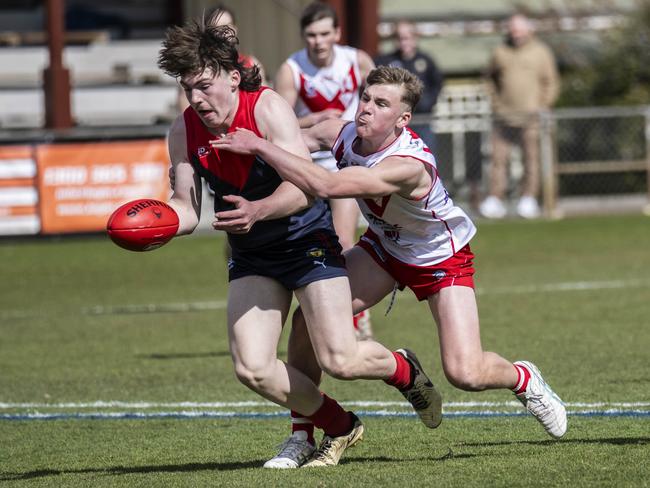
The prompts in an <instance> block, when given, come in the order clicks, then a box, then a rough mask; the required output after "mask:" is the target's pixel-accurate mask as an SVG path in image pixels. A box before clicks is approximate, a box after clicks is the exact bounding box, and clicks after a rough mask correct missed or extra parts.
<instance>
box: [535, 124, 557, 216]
mask: <svg viewBox="0 0 650 488" xmlns="http://www.w3.org/2000/svg"><path fill="white" fill-rule="evenodd" d="M554 124H555V118H554V117H553V114H552V113H551V112H541V113H540V126H541V130H540V156H541V158H540V159H541V163H542V164H541V177H542V206H543V209H544V215H545V216H546V217H547V218H556V217H558V216H560V215H559V212H558V210H557V184H556V171H555V154H556V153H557V151H556V149H557V148H556V147H555V142H556V141H555V138H554V137H553V133H554V132H555V131H554Z"/></svg>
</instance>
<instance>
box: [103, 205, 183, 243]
mask: <svg viewBox="0 0 650 488" xmlns="http://www.w3.org/2000/svg"><path fill="white" fill-rule="evenodd" d="M178 223H179V222H178V215H177V214H176V212H175V211H174V209H173V208H172V207H170V206H169V205H167V204H166V203H165V202H161V201H158V200H151V199H146V198H143V199H140V200H133V201H132V202H128V203H125V204H124V205H122V206H121V207H119V208H118V209H117V210H115V212H113V214H112V215H111V216H110V217H109V219H108V222H107V224H106V230H107V231H108V235H109V236H110V238H111V239H112V240H113V242H114V243H115V244H117V245H118V246H120V247H123V248H124V249H128V250H129V251H152V250H153V249H158V248H159V247H160V246H162V245H164V244H166V243H168V242H169V241H170V240H171V238H172V237H174V236H175V235H176V232H177V231H178Z"/></svg>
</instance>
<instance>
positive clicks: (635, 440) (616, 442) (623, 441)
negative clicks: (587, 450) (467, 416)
mask: <svg viewBox="0 0 650 488" xmlns="http://www.w3.org/2000/svg"><path fill="white" fill-rule="evenodd" d="M523 444H526V445H531V446H552V445H553V446H554V445H561V444H610V445H613V446H631V445H646V444H650V437H609V438H602V439H560V440H552V439H546V440H543V441H499V442H463V443H462V444H461V446H466V447H493V446H509V445H513V446H515V445H523Z"/></svg>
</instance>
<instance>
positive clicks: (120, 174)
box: [36, 139, 170, 234]
mask: <svg viewBox="0 0 650 488" xmlns="http://www.w3.org/2000/svg"><path fill="white" fill-rule="evenodd" d="M168 161H169V160H168V156H167V146H166V144H165V141H164V140H162V139H158V140H138V141H120V142H93V143H77V144H47V145H39V146H38V147H37V148H36V163H37V166H38V176H37V182H38V192H39V196H40V199H39V208H40V214H41V231H42V233H44V234H58V233H68V232H92V231H99V230H103V229H105V228H106V221H107V220H108V217H109V216H110V214H111V213H113V210H115V209H116V208H117V207H119V206H120V205H122V204H123V203H126V202H128V201H130V200H135V199H137V198H153V199H157V200H166V199H167V197H168V196H169V191H170V190H169V180H168V177H167V171H168V167H169V163H168Z"/></svg>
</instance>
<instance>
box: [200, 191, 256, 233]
mask: <svg viewBox="0 0 650 488" xmlns="http://www.w3.org/2000/svg"><path fill="white" fill-rule="evenodd" d="M223 200H224V201H225V202H228V203H232V204H234V205H235V209H234V210H225V211H223V212H217V213H216V214H214V217H215V219H214V222H212V227H214V229H215V230H222V231H224V232H229V233H231V234H246V233H247V232H249V231H250V230H251V227H253V224H255V222H257V221H258V220H259V214H258V207H257V205H255V202H250V201H248V200H246V199H245V198H243V197H240V196H238V195H224V196H223Z"/></svg>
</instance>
